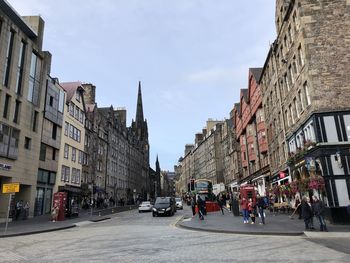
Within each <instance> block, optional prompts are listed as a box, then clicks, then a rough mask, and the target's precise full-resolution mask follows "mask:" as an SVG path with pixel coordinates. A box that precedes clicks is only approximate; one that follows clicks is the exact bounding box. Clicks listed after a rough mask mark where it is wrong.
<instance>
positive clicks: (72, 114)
mask: <svg viewBox="0 0 350 263" xmlns="http://www.w3.org/2000/svg"><path fill="white" fill-rule="evenodd" d="M74 108H75V105H74V103H73V102H71V103H70V104H69V114H70V115H71V116H74Z"/></svg>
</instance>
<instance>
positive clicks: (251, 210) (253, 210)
mask: <svg viewBox="0 0 350 263" xmlns="http://www.w3.org/2000/svg"><path fill="white" fill-rule="evenodd" d="M248 213H249V216H250V219H251V220H252V222H251V224H252V225H254V224H255V214H256V208H255V204H254V203H253V200H252V199H251V198H249V202H248Z"/></svg>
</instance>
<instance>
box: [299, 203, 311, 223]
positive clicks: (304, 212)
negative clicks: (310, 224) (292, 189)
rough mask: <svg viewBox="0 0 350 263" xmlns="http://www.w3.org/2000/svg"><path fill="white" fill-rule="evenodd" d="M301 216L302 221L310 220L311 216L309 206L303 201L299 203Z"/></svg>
mask: <svg viewBox="0 0 350 263" xmlns="http://www.w3.org/2000/svg"><path fill="white" fill-rule="evenodd" d="M301 215H302V217H303V218H304V219H308V218H311V217H312V216H313V213H312V209H311V206H309V204H308V203H307V202H305V201H301Z"/></svg>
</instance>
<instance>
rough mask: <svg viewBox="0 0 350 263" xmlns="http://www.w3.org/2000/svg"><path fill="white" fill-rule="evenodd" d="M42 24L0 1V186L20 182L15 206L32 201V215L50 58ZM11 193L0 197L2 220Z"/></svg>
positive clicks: (15, 196) (0, 215)
mask: <svg viewBox="0 0 350 263" xmlns="http://www.w3.org/2000/svg"><path fill="white" fill-rule="evenodd" d="M43 33H44V21H43V20H42V19H41V17H38V16H27V17H21V16H19V15H18V13H17V12H16V11H15V10H14V9H12V7H11V6H10V5H9V4H8V3H7V2H6V1H3V0H0V185H1V186H2V185H3V184H6V183H13V182H19V183H20V190H19V192H18V193H16V194H15V195H14V198H13V202H12V208H13V205H14V204H15V203H16V202H17V201H20V200H23V202H27V201H28V202H30V211H29V216H32V215H33V211H34V203H35V196H36V185H37V173H38V167H39V153H40V142H41V132H42V129H41V127H42V120H43V111H44V98H45V90H46V89H45V85H46V77H47V74H48V73H49V71H50V62H51V59H50V56H51V55H50V54H49V53H48V52H43V51H42V42H43ZM8 202H9V194H2V193H1V194H0V221H2V220H3V219H4V218H5V217H6V213H7V204H8Z"/></svg>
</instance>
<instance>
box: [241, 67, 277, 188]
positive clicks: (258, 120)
mask: <svg viewBox="0 0 350 263" xmlns="http://www.w3.org/2000/svg"><path fill="white" fill-rule="evenodd" d="M261 72H262V69H261V68H250V69H249V75H248V89H242V90H241V96H240V103H239V107H240V109H239V111H238V112H237V114H235V128H236V133H237V139H238V140H239V143H240V152H241V160H242V168H243V169H242V171H243V174H242V178H241V180H240V185H242V184H247V183H249V184H254V185H255V186H256V187H257V189H258V192H259V194H261V195H265V184H266V181H268V178H269V176H270V169H269V162H268V154H267V151H268V145H267V139H266V128H265V117H264V110H263V107H262V93H261V89H260V86H259V84H258V82H259V80H260V75H261Z"/></svg>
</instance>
